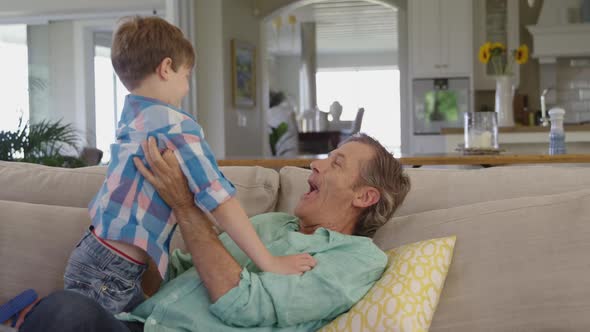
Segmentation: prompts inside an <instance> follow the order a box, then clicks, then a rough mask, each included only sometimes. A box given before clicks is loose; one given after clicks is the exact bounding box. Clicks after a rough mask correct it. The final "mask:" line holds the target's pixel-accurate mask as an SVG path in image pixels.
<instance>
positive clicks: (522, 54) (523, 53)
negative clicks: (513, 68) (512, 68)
mask: <svg viewBox="0 0 590 332" xmlns="http://www.w3.org/2000/svg"><path fill="white" fill-rule="evenodd" d="M514 59H515V60H516V63H518V64H519V65H523V64H525V63H526V62H527V61H528V60H529V47H528V46H526V45H525V44H522V45H520V47H519V48H518V49H516V51H515V53H514Z"/></svg>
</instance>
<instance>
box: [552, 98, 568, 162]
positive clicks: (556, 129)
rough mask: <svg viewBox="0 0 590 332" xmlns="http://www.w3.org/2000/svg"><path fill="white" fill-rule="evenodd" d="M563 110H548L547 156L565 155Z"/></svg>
mask: <svg viewBox="0 0 590 332" xmlns="http://www.w3.org/2000/svg"><path fill="white" fill-rule="evenodd" d="M564 117H565V110H564V109H562V108H552V109H551V110H549V121H551V131H550V132H549V154H550V155H556V154H565V153H566V149H565V131H564V130H563V118H564Z"/></svg>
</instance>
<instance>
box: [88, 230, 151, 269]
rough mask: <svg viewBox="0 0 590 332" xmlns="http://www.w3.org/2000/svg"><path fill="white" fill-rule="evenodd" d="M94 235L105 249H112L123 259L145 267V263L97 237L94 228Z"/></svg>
mask: <svg viewBox="0 0 590 332" xmlns="http://www.w3.org/2000/svg"><path fill="white" fill-rule="evenodd" d="M91 232H92V234H94V237H95V238H96V239H97V240H98V241H99V242H100V243H102V244H103V245H104V246H105V247H107V248H109V249H111V250H112V251H114V252H115V253H117V254H118V255H119V256H122V257H123V258H125V259H127V260H130V261H132V262H133V263H135V264H139V265H145V263H142V262H140V261H138V260H136V259H134V258H132V257H131V256H129V255H127V254H126V253H124V252H122V251H121V250H119V249H117V248H115V247H113V246H112V245H110V244H109V243H108V242H107V241H105V240H103V239H102V238H101V237H100V236H98V235H96V233H95V232H94V228H93V229H92V230H91Z"/></svg>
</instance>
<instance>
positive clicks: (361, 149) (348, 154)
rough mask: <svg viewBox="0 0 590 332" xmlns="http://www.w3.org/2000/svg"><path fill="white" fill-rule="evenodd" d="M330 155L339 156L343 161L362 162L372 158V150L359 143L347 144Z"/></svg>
mask: <svg viewBox="0 0 590 332" xmlns="http://www.w3.org/2000/svg"><path fill="white" fill-rule="evenodd" d="M330 155H334V156H341V157H343V158H345V159H356V160H358V161H359V162H362V161H366V160H369V159H371V158H372V157H373V149H372V148H371V147H370V146H368V145H367V144H363V143H360V142H348V143H344V144H342V145H341V146H339V147H338V148H337V149H336V150H334V151H332V152H331V153H330Z"/></svg>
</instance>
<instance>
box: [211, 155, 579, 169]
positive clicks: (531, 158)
mask: <svg viewBox="0 0 590 332" xmlns="http://www.w3.org/2000/svg"><path fill="white" fill-rule="evenodd" d="M320 158H325V155H317V156H313V155H312V156H302V157H301V158H292V159H281V158H273V157H268V158H264V157H260V158H252V159H249V158H244V159H223V160H219V161H218V163H219V165H220V166H262V167H268V168H275V169H279V168H281V167H284V166H296V167H307V168H309V164H310V163H311V162H312V161H314V160H316V159H320ZM398 160H399V161H400V162H401V163H402V165H406V166H414V167H416V166H424V165H482V166H495V165H518V164H580V163H590V154H564V155H554V156H551V155H525V154H522V155H514V154H500V155H468V156H466V155H461V154H441V155H416V156H400V157H398Z"/></svg>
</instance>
